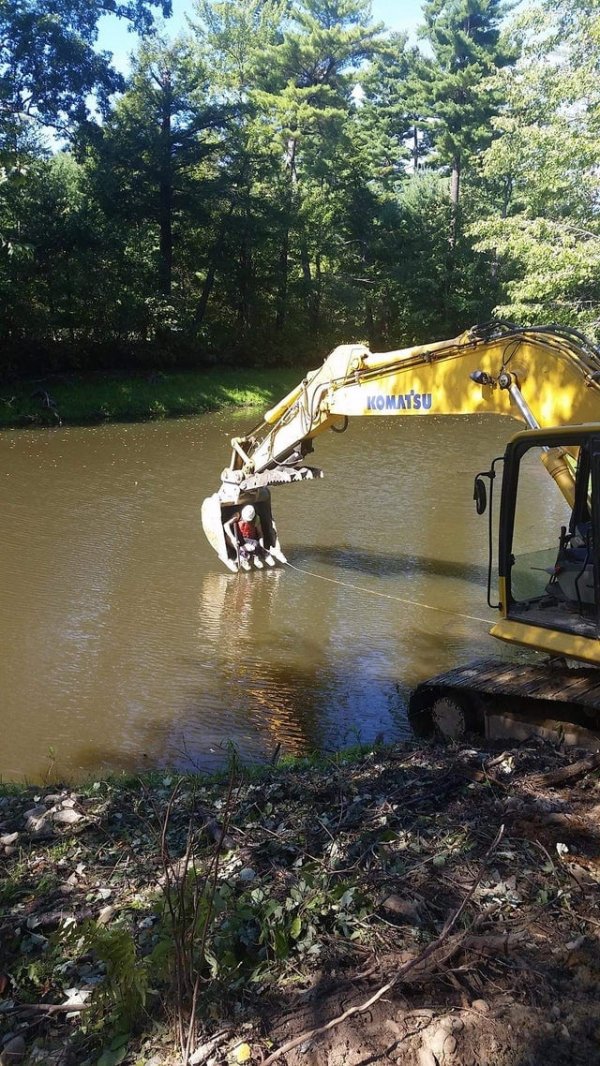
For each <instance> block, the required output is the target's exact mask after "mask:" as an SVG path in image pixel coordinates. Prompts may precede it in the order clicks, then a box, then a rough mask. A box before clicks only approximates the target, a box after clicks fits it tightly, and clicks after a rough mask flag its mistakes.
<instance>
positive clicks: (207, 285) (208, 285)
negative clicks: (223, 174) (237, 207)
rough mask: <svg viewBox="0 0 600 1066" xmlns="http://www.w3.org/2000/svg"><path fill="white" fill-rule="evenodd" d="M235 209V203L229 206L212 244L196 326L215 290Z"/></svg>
mask: <svg viewBox="0 0 600 1066" xmlns="http://www.w3.org/2000/svg"><path fill="white" fill-rule="evenodd" d="M233 209H234V204H231V205H230V207H229V211H228V212H227V214H226V215H225V217H224V218H223V219H222V220H221V222H220V224H219V230H218V233H217V237H216V240H215V242H214V244H213V246H212V250H211V253H210V256H209V260H208V270H207V272H206V277H205V279H204V284H203V286H202V291H201V293H200V299H199V300H198V304H197V306H196V313H195V315H194V321H195V323H196V327H198V326H201V325H202V323H203V321H204V316H205V314H206V308H207V307H208V301H209V300H210V297H211V293H212V291H213V287H214V284H215V276H216V273H217V264H218V261H219V256H220V255H221V251H222V249H223V244H224V243H225V235H226V233H227V223H228V222H229V219H230V218H231V216H232V214H233Z"/></svg>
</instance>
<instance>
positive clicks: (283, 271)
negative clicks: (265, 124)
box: [275, 137, 297, 333]
mask: <svg viewBox="0 0 600 1066" xmlns="http://www.w3.org/2000/svg"><path fill="white" fill-rule="evenodd" d="M296 146H297V141H296V138H295V137H290V138H289V139H288V143H287V149H286V153H285V174H286V189H287V192H286V198H285V201H286V202H285V217H284V229H283V234H282V237H281V248H280V250H279V283H278V286H277V301H276V305H277V311H276V313H275V329H276V330H277V332H278V333H280V332H281V331H282V330H283V328H284V326H285V322H286V319H287V310H288V274H289V256H290V217H291V213H292V204H293V202H294V187H295V184H296Z"/></svg>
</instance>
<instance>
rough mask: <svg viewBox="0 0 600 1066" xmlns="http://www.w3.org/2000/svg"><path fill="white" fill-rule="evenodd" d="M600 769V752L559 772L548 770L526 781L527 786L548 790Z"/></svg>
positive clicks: (587, 756) (570, 782)
mask: <svg viewBox="0 0 600 1066" xmlns="http://www.w3.org/2000/svg"><path fill="white" fill-rule="evenodd" d="M598 768H600V751H597V752H594V754H593V755H586V757H585V759H579V760H578V761H577V762H573V763H571V764H570V766H562V767H561V768H560V769H559V770H548V772H547V773H545V774H533V775H532V776H531V777H530V778H528V779H527V784H528V785H533V786H534V787H535V788H548V787H551V786H552V785H567V784H572V782H573V781H578V780H579V778H580V777H585V775H586V774H589V773H590V772H591V771H592V770H597V769H598Z"/></svg>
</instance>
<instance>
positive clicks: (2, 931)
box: [0, 742, 600, 1066]
mask: <svg viewBox="0 0 600 1066" xmlns="http://www.w3.org/2000/svg"><path fill="white" fill-rule="evenodd" d="M599 765H600V758H598V757H596V758H595V760H594V757H591V758H590V756H589V755H587V754H586V753H583V752H577V751H569V752H564V751H561V750H560V749H559V748H556V747H552V746H550V745H548V744H543V743H538V742H531V743H525V744H522V745H520V746H519V747H515V748H511V749H510V750H501V749H499V748H495V749H493V748H485V749H483V748H481V747H479V746H478V747H473V748H470V747H461V748H456V749H451V748H445V747H422V746H419V747H417V746H415V745H410V744H404V745H398V746H395V747H393V748H386V749H382V750H375V751H372V752H366V753H364V754H362V755H360V756H358V757H354V758H352V759H351V758H345V757H336V758H334V759H332V760H331V761H322V762H321V763H320V764H319V765H314V764H309V763H307V764H305V765H300V766H298V767H296V768H293V769H291V770H290V769H283V770H279V769H272V770H269V771H266V772H265V773H264V774H262V775H261V776H260V777H259V778H258V779H257V778H255V777H254V778H250V779H243V778H242V779H241V780H239V781H238V782H237V783H236V786H235V789H234V792H233V794H232V796H231V798H230V800H229V801H227V800H226V791H227V790H226V786H225V785H223V784H218V783H214V782H203V781H202V782H198V780H196V782H195V783H194V784H192V783H191V781H190V779H185V781H184V782H181V783H180V784H179V786H178V792H177V794H176V796H175V798H173V791H172V790H173V784H174V782H172V781H171V780H169V779H166V780H165V781H163V782H159V783H158V784H157V783H156V782H154V783H152V784H149V783H148V782H145V783H144V782H138V783H133V784H132V783H128V784H123V785H121V786H119V785H117V784H114V783H113V784H111V785H110V786H109V785H107V784H101V785H100V786H99V788H98V790H97V791H96V792H94V791H93V789H90V790H88V791H87V792H83V791H82V792H79V793H75V792H71V791H69V790H67V789H64V790H57V789H56V788H54V789H53V790H51V789H50V788H46V789H40V790H37V791H36V792H35V796H34V794H33V790H31V791H27V790H24V791H21V792H20V793H19V794H17V795H5V796H4V797H3V798H2V800H1V805H0V869H1V870H2V873H3V874H4V881H3V885H2V890H1V891H2V893H3V895H2V900H3V901H2V900H0V1027H1V1030H0V1031H2V1032H3V1034H4V1035H3V1036H0V1047H2V1046H4V1050H3V1052H2V1054H0V1063H2V1066H4V1064H5V1063H8V1062H13V1061H14V1062H16V1061H23V1062H26V1063H33V1062H40V1061H45V1062H49V1063H55V1064H57V1066H58V1064H59V1063H64V1064H67V1063H73V1062H77V1063H84V1062H85V1063H88V1062H89V1063H90V1064H91V1063H96V1062H98V1061H102V1060H100V1059H99V1054H100V1051H99V1048H101V1047H102V1039H100V1042H99V1038H98V1031H99V1030H98V1028H96V1031H95V1033H94V1032H86V1023H85V1018H86V1010H87V1006H86V1004H87V1003H89V1004H93V1003H97V1001H98V991H99V989H100V990H101V989H102V986H103V981H105V977H106V967H103V966H102V965H101V964H99V963H98V960H97V959H95V958H94V956H93V953H92V954H91V955H90V954H88V955H87V956H84V958H83V959H81V958H77V957H76V956H75V957H72V956H71V957H70V958H65V959H61V958H60V957H59V956H58V955H57V954H56V952H55V951H54V949H53V948H52V943H53V942H52V931H53V929H56V928H57V926H59V925H60V923H61V922H63V921H64V919H65V917H66V916H68V917H69V918H70V920H72V921H74V922H75V923H78V922H83V921H88V922H89V921H90V920H91V921H92V922H98V921H99V922H102V923H105V924H106V925H107V926H108V928H110V927H111V924H112V923H117V924H118V923H119V922H122V923H125V924H127V926H128V928H130V929H131V930H132V933H133V935H134V938H135V942H136V945H137V951H138V952H139V958H140V960H143V959H144V958H146V957H147V956H148V952H149V951H150V948H151V947H152V944H153V943H154V942H155V940H156V936H157V929H158V928H159V926H160V922H161V920H163V919H161V914H163V917H164V911H161V894H163V895H164V892H165V881H164V871H165V869H167V870H170V871H171V874H172V876H173V878H175V871H176V867H177V862H178V861H179V862H180V861H181V856H182V855H183V853H184V851H185V847H186V843H185V842H186V840H187V841H188V843H189V840H190V836H189V831H190V810H193V811H194V812H195V813H194V815H193V816H194V818H195V820H196V825H197V835H196V836H195V837H194V840H193V850H194V862H195V863H196V864H197V869H198V870H201V869H202V863H203V862H206V863H208V862H209V861H213V860H214V854H215V847H216V845H215V840H217V841H218V840H219V839H221V852H222V858H221V865H220V867H219V873H218V878H219V879H220V883H221V884H222V886H223V887H224V888H225V887H227V889H228V891H229V893H230V895H229V896H228V897H227V898H228V904H227V907H228V910H227V909H226V910H225V911H224V912H223V913H224V914H225V915H226V917H225V918H224V919H222V920H221V919H220V921H221V925H220V926H219V925H218V923H217V924H216V925H215V927H214V929H213V933H214V936H215V944H217V943H218V942H219V936H221V938H222V937H223V936H225V934H226V933H227V931H228V930H229V931H230V930H231V927H232V923H234V919H235V920H238V924H239V928H238V926H236V929H237V933H236V935H237V936H238V940H237V941H236V945H237V946H236V950H238V952H239V956H238V957H239V963H238V966H237V969H234V970H233V971H232V972H229V973H225V970H224V969H223V967H222V968H221V970H220V971H219V973H218V974H216V976H213V977H210V976H209V974H208V973H205V972H204V971H203V970H202V967H201V966H200V969H199V972H200V975H201V979H200V985H199V988H200V995H199V997H198V1001H197V1002H198V1009H197V1017H196V1022H195V1025H194V1026H193V1033H192V1040H191V1042H190V1046H189V1053H188V1055H187V1061H188V1062H190V1063H192V1064H194V1066H199V1064H203V1063H206V1064H209V1066H222V1064H226V1063H232V1062H243V1061H248V1062H253V1063H262V1064H264V1066H267V1064H271V1063H274V1062H280V1063H282V1064H284V1066H338V1064H339V1066H341V1064H344V1066H366V1064H367V1063H379V1062H381V1063H389V1062H398V1063H403V1064H404V1063H405V1064H407V1066H412V1064H413V1063H414V1064H415V1066H436V1064H437V1066H446V1064H448V1066H453V1064H457V1066H458V1064H460V1066H468V1064H470V1063H472V1064H477V1066H479V1064H482V1066H483V1064H486V1066H487V1064H490V1066H538V1064H540V1066H542V1064H543V1066H559V1064H561V1066H562V1064H571V1063H582V1064H583V1063H586V1064H594V1063H599V1064H600V1007H599V1004H598V981H599V977H600V936H599V933H600V847H599V845H600V825H599V818H598V815H599V814H600V780H599V771H598V766H599ZM571 767H574V769H573V770H572V771H571V776H570V777H569V768H571ZM192 794H193V795H192ZM199 801H201V806H200V807H199V806H198V803H199ZM190 804H192V806H191V807H190ZM169 805H170V814H169V817H168V819H167V822H165V817H166V813H165V812H166V811H167V808H168V807H169ZM194 805H195V806H194ZM36 808H37V809H38V815H37V823H36V818H35V817H34V816H32V815H31V813H30V814H27V811H28V810H29V811H31V810H35V809H36ZM44 809H45V810H46V812H50V815H48V814H46V815H44V814H43V811H44ZM69 810H71V811H74V812H75V815H79V816H80V817H79V818H77V819H74V820H73V821H70V820H69V819H70V818H71V816H69V815H64V814H63V815H62V818H61V815H60V812H61V811H62V812H64V811H69ZM57 816H58V817H57ZM40 819H41V823H40ZM62 819H66V820H62ZM161 824H162V825H163V826H164V825H165V824H167V828H168V834H169V841H170V843H169V853H168V856H165V853H164V846H163V847H162V851H161V842H160V836H161V834H160V831H159V830H160V826H161ZM15 833H16V834H17V836H16V837H15V836H14V834H15ZM7 841H8V842H7ZM223 844H225V845H226V846H225V847H223ZM163 845H164V841H163ZM178 857H179V858H178ZM211 857H212V858H211ZM166 859H168V864H170V865H168V864H167V866H165V860H166ZM173 883H175V881H173ZM265 901H267V902H268V904H269V908H270V910H267V909H266V908H265ZM163 903H164V899H163ZM252 907H254V908H255V909H254V910H251V908H252ZM277 907H279V908H280V912H281V913H279V911H277ZM249 908H250V910H249ZM273 908H275V911H273ZM272 912H273V913H276V914H277V915H279V917H276V919H275V918H273V917H272ZM248 913H249V914H250V917H251V921H250V920H249V921H247V922H246V924H244V923H243V922H242V921H241V919H240V918H239V916H240V915H242V916H243V915H247V914H248ZM268 914H271V917H267V915H268ZM211 928H212V927H211ZM251 934H252V935H251ZM252 937H254V939H252ZM228 943H229V947H231V943H232V942H231V941H230V942H228ZM48 945H50V946H48ZM53 951H54V954H52V952H53ZM215 951H216V948H215ZM50 956H52V964H51V965H50V964H49V962H47V963H46V965H44V963H45V960H49V957H50ZM36 968H37V969H36ZM32 974H33V976H32ZM155 984H156V985H157V989H154V991H153V995H154V998H151V1000H150V1001H149V1004H148V1005H147V1010H146V1014H145V1015H144V1016H143V1017H142V1019H141V1020H140V1021H139V1022H138V1025H137V1027H135V1028H133V1029H132V1031H131V1034H130V1035H129V1039H128V1041H127V1042H126V1043H124V1044H123V1051H122V1055H121V1057H119V1055H120V1054H121V1053H120V1052H118V1053H115V1054H114V1055H113V1058H112V1060H110V1061H113V1062H124V1063H132V1064H133V1063H135V1064H140V1066H141V1064H142V1063H148V1064H150V1063H151V1064H152V1066H162V1064H167V1063H169V1064H171V1063H182V1062H185V1061H186V1056H185V1055H184V1054H182V1051H181V1047H180V1043H179V1042H178V1039H177V1025H176V1023H175V1019H176V1016H177V1011H178V1010H183V1004H182V1001H181V997H180V1001H179V1002H178V1001H177V997H176V996H174V993H173V986H172V985H169V984H168V983H163V985H161V986H159V983H158V981H156V982H155ZM74 986H75V987H76V989H77V990H79V991H80V992H81V993H82V994H83V1007H82V1008H81V1009H79V1010H75V1011H74V1012H72V1013H71V1014H69V1012H68V1011H67V1010H65V1009H64V1006H63V1008H62V1009H61V1010H60V1011H59V1012H57V1013H55V1014H54V1013H52V1014H50V1013H46V1012H47V1009H48V1007H51V1006H53V1005H54V1006H60V1005H61V1004H63V1005H64V1004H65V1003H67V1004H68V1003H69V1002H70V1001H69V998H68V997H69V995H71V994H72V990H73V987H74ZM85 993H87V994H88V995H87V996H86V995H85ZM65 997H66V998H65ZM88 997H89V998H88ZM96 1009H97V1007H96ZM342 1016H344V1017H342ZM100 1032H101V1030H100ZM107 1039H108V1038H107ZM15 1040H17V1041H20V1043H18V1048H20V1054H21V1057H20V1059H17V1058H8V1057H7V1053H10V1050H11V1041H12V1042H13V1046H14V1041H15ZM2 1041H3V1042H4V1044H2ZM105 1046H106V1045H105ZM104 1061H106V1062H108V1061H109V1060H108V1059H105V1060H104Z"/></svg>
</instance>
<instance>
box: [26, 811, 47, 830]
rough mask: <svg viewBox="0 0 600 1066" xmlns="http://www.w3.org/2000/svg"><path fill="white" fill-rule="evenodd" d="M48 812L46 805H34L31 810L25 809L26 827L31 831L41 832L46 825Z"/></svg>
mask: <svg viewBox="0 0 600 1066" xmlns="http://www.w3.org/2000/svg"><path fill="white" fill-rule="evenodd" d="M47 814H48V811H47V810H46V808H45V807H32V808H31V810H29V811H25V828H26V829H28V830H29V832H30V833H39V831H40V829H42V828H43V827H44V824H45V820H46V815H47Z"/></svg>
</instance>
